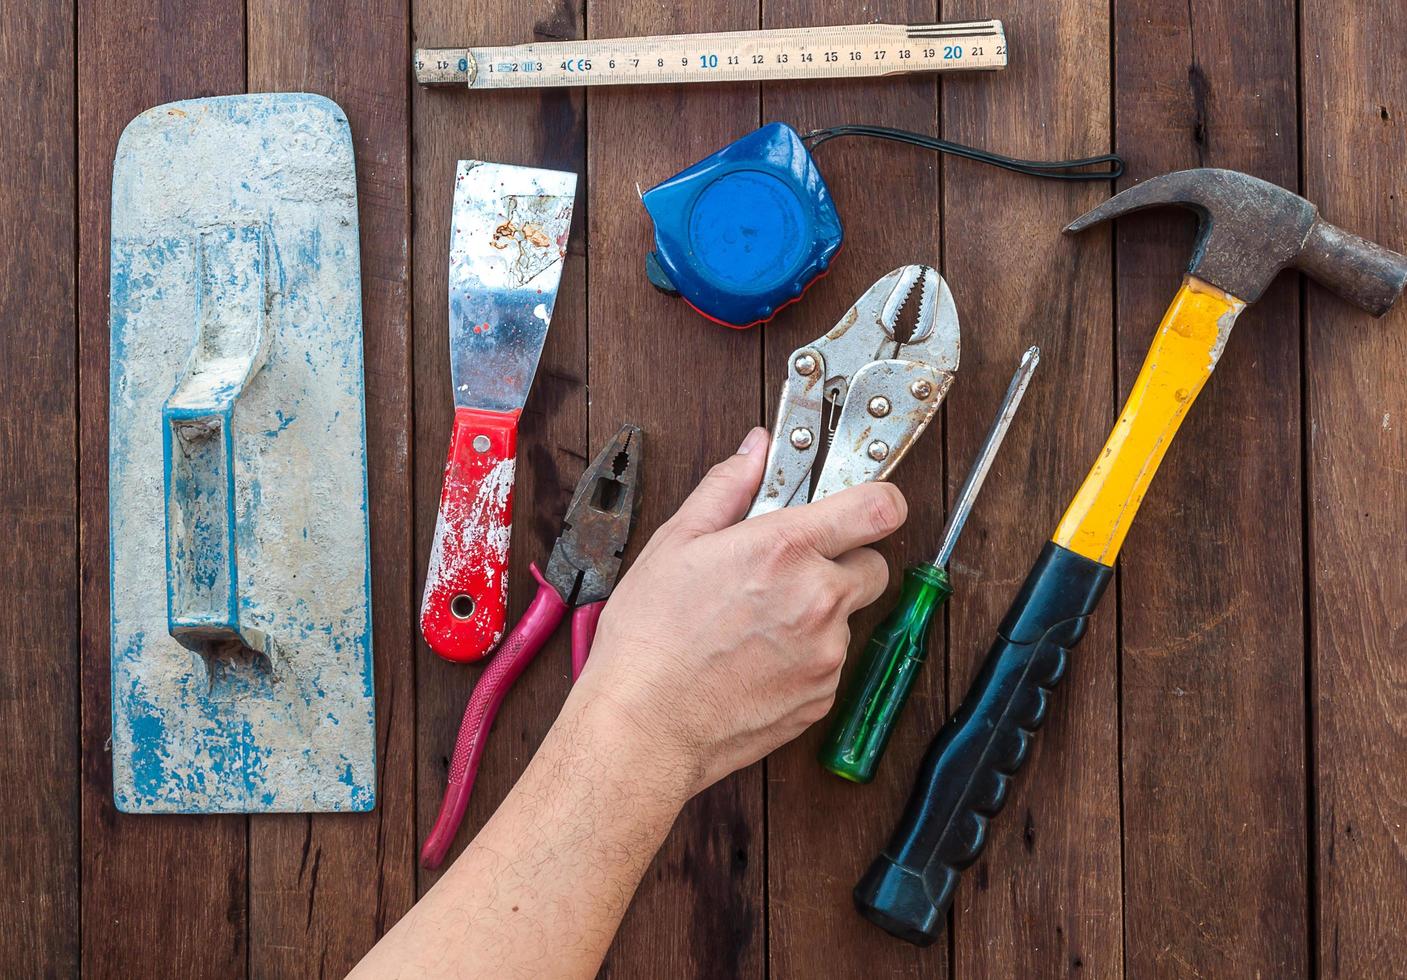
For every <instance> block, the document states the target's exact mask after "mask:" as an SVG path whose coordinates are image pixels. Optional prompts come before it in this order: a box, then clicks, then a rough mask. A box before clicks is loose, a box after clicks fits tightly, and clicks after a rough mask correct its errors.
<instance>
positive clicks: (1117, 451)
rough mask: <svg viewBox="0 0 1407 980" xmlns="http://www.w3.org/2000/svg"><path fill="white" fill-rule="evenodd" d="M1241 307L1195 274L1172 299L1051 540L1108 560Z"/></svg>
mask: <svg viewBox="0 0 1407 980" xmlns="http://www.w3.org/2000/svg"><path fill="white" fill-rule="evenodd" d="M1245 308H1246V304H1245V303H1244V302H1242V301H1241V300H1239V299H1237V298H1236V297H1235V296H1232V295H1231V294H1230V293H1226V292H1223V291H1222V290H1220V289H1217V288H1216V287H1215V286H1212V285H1209V284H1207V283H1205V282H1203V281H1201V280H1200V279H1197V278H1196V277H1194V276H1187V277H1186V278H1185V279H1184V280H1183V282H1182V288H1181V289H1179V290H1178V291H1177V295H1176V296H1174V297H1173V301H1172V304H1171V305H1170V306H1169V307H1168V311H1167V313H1165V314H1163V322H1162V323H1161V324H1160V325H1159V326H1158V334H1157V336H1156V337H1154V338H1153V345H1152V346H1151V347H1150V348H1149V349H1148V356H1147V357H1146V358H1145V359H1144V361H1143V369H1142V370H1140V371H1139V372H1138V378H1137V380H1135V381H1134V383H1133V390H1132V391H1130V392H1129V397H1128V401H1126V402H1124V409H1123V411H1122V412H1121V413H1120V414H1119V420H1118V421H1117V422H1116V423H1114V431H1113V432H1111V433H1110V434H1109V439H1108V441H1107V442H1105V443H1104V449H1103V451H1102V452H1101V453H1100V454H1099V460H1098V461H1097V462H1096V463H1095V464H1094V467H1093V468H1092V469H1091V470H1090V471H1089V476H1087V477H1085V482H1084V483H1083V485H1081V487H1080V490H1079V493H1077V494H1075V499H1074V500H1072V501H1071V502H1070V506H1069V507H1068V508H1067V509H1066V511H1065V516H1064V517H1062V518H1061V519H1060V526H1059V527H1057V528H1056V529H1055V536H1054V538H1053V540H1054V541H1055V543H1056V544H1058V545H1061V546H1062V547H1065V548H1069V549H1070V550H1071V551H1074V552H1076V553H1078V554H1080V555H1083V556H1084V557H1086V558H1089V559H1092V560H1094V561H1097V562H1099V563H1100V564H1103V565H1113V564H1114V559H1115V558H1117V557H1118V554H1119V548H1120V547H1121V546H1122V545H1123V543H1124V537H1125V535H1127V534H1128V530H1129V525H1130V524H1132V523H1133V518H1134V515H1135V514H1136V513H1138V505H1139V504H1141V503H1142V502H1143V495H1144V493H1146V492H1147V490H1148V484H1149V482H1151V481H1152V479H1153V474H1154V473H1156V472H1157V471H1158V464H1159V463H1161V462H1162V461H1163V454H1164V453H1166V452H1167V450H1168V444H1169V443H1171V442H1172V438H1173V436H1174V435H1176V434H1177V429H1178V426H1180V425H1181V424H1182V419H1183V417H1184V416H1185V415H1186V414H1187V409H1188V407H1189V406H1191V404H1192V402H1193V400H1194V399H1195V398H1196V397H1197V395H1198V393H1200V392H1201V390H1202V386H1203V385H1205V384H1206V383H1207V379H1208V378H1210V377H1211V376H1212V370H1213V369H1214V368H1215V367H1216V362H1217V358H1219V357H1220V356H1221V350H1222V347H1223V346H1224V345H1225V344H1226V338H1227V337H1228V336H1229V335H1230V333H1231V327H1232V325H1233V324H1234V323H1235V322H1236V317H1237V316H1238V315H1239V314H1240V312H1241V311H1242V310H1243V309H1245Z"/></svg>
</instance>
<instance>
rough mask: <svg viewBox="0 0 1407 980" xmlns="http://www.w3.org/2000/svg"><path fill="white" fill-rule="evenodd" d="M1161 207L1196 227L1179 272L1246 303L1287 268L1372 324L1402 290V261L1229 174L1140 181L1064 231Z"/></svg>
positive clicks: (1301, 203) (1271, 189) (1287, 198)
mask: <svg viewBox="0 0 1407 980" xmlns="http://www.w3.org/2000/svg"><path fill="white" fill-rule="evenodd" d="M1165 204H1179V205H1182V206H1183V207H1186V208H1191V209H1192V210H1193V211H1195V212H1196V213H1197V216H1198V218H1199V221H1200V227H1199V229H1198V232H1197V247H1196V249H1195V250H1194V251H1193V253H1192V262H1191V264H1190V265H1189V266H1188V269H1187V271H1188V272H1189V273H1191V274H1192V275H1194V276H1196V277H1197V278H1198V279H1201V280H1202V281H1204V282H1208V283H1210V284H1211V285H1213V286H1216V287H1217V288H1218V289H1221V290H1224V291H1225V292H1228V293H1230V294H1231V295H1233V296H1235V297H1236V298H1237V299H1240V300H1244V301H1245V302H1247V303H1253V302H1255V301H1256V300H1258V299H1260V296H1261V293H1263V292H1265V289H1266V287H1267V286H1269V285H1270V281H1271V280H1272V279H1274V278H1275V276H1276V274H1278V273H1279V272H1280V270H1281V269H1284V268H1287V267H1293V268H1297V269H1300V270H1301V271H1302V272H1304V273H1305V274H1307V275H1309V276H1312V277H1313V278H1315V279H1317V280H1319V281H1320V282H1322V283H1323V284H1324V285H1325V286H1328V287H1329V288H1330V289H1332V290H1333V291H1334V292H1336V293H1338V294H1339V295H1340V296H1342V297H1344V298H1345V299H1347V300H1348V301H1350V302H1352V303H1355V304H1357V305H1358V306H1361V307H1362V308H1363V309H1365V310H1367V311H1368V312H1370V313H1372V314H1373V315H1374V316H1382V315H1383V314H1384V313H1386V312H1387V311H1388V309H1389V308H1391V306H1392V304H1393V303H1394V302H1395V301H1396V300H1397V297H1398V296H1399V295H1400V294H1401V292H1402V288H1403V286H1404V285H1407V257H1404V256H1402V255H1399V254H1398V253H1396V252H1393V251H1390V250H1389V249H1386V248H1383V247H1382V246H1380V245H1377V244H1375V243H1373V242H1370V241H1367V240H1365V239H1362V238H1359V237H1358V236H1357V235H1351V234H1349V233H1348V232H1345V231H1343V230H1342V229H1339V228H1336V227H1334V226H1333V225H1331V224H1329V223H1328V222H1327V221H1325V220H1324V219H1322V218H1321V217H1319V209H1318V208H1316V207H1315V206H1314V205H1313V204H1311V203H1310V202H1308V201H1306V200H1305V199H1304V198H1302V197H1300V196H1299V195H1298V194H1293V193H1291V192H1290V191H1287V190H1285V189H1284V188H1283V187H1279V186H1277V185H1275V184H1272V183H1270V182H1268V181H1264V180H1261V179H1259V178H1257V177H1252V176H1250V175H1249V174H1243V173H1239V172H1237V171H1235V170H1216V169H1212V168H1202V169H1198V170H1180V171H1178V172H1177V173H1171V174H1164V175H1163V176H1161V177H1154V178H1152V179H1150V180H1145V181H1144V182H1142V183H1141V184H1136V185H1135V186H1133V187H1130V188H1129V189H1128V190H1125V191H1121V192H1120V193H1118V194H1115V195H1114V196H1113V197H1111V198H1110V199H1109V200H1107V201H1105V202H1104V203H1103V204H1101V205H1099V207H1097V208H1095V209H1094V210H1092V211H1089V212H1087V213H1085V214H1083V215H1081V216H1080V217H1078V218H1076V219H1075V220H1074V221H1072V222H1071V223H1070V225H1069V226H1068V227H1067V228H1066V229H1065V231H1066V232H1067V233H1073V232H1077V231H1083V230H1084V229H1086V228H1088V227H1089V226H1090V225H1093V224H1097V223H1098V222H1101V221H1105V220H1107V219H1109V218H1116V217H1118V216H1119V215H1121V214H1128V213H1129V212H1130V211H1140V210H1142V209H1144V208H1151V207H1158V206H1161V205H1165Z"/></svg>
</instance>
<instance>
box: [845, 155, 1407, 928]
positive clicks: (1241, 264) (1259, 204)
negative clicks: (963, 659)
mask: <svg viewBox="0 0 1407 980" xmlns="http://www.w3.org/2000/svg"><path fill="white" fill-rule="evenodd" d="M1168 204H1176V205H1181V206H1183V207H1187V208H1190V209H1191V210H1193V211H1194V212H1196V213H1197V216H1198V218H1199V219H1200V228H1199V231H1198V235H1197V247H1196V249H1195V251H1194V252H1193V253H1192V262H1191V264H1190V265H1189V267H1188V271H1187V275H1186V276H1185V277H1184V279H1183V282H1182V287H1181V288H1180V289H1179V290H1178V291H1177V295H1175V296H1174V297H1173V301H1172V304H1171V305H1170V306H1169V307H1168V310H1167V312H1166V313H1165V314H1164V315H1163V322H1162V324H1161V325H1160V326H1159V327H1158V332H1157V334H1156V336H1155V337H1154V338H1153V343H1152V346H1151V347H1150V348H1149V350H1148V356H1147V357H1146V358H1145V359H1144V362H1143V368H1142V370H1140V371H1139V374H1138V378H1137V379H1136V380H1135V381H1134V385H1133V390H1132V391H1131V392H1129V397H1128V400H1127V401H1126V402H1125V403H1124V407H1123V410H1122V412H1121V413H1120V415H1119V418H1118V421H1117V422H1115V423H1114V429H1113V431H1112V432H1111V433H1110V434H1109V439H1108V441H1107V442H1105V444H1104V449H1103V451H1102V452H1101V453H1100V454H1099V458H1098V460H1097V461H1096V462H1095V464H1094V468H1093V469H1091V470H1090V472H1089V475H1088V476H1087V477H1085V482H1084V484H1083V485H1082V486H1081V487H1080V489H1079V492H1078V493H1077V494H1076V495H1075V499H1074V500H1073V501H1072V502H1071V503H1070V506H1069V508H1068V509H1067V510H1066V511H1065V516H1064V517H1063V518H1062V519H1061V521H1060V525H1059V527H1057V528H1056V530H1055V534H1054V536H1053V537H1052V539H1051V540H1050V541H1048V542H1047V543H1046V545H1045V547H1044V549H1043V550H1042V551H1041V554H1040V557H1039V558H1038V559H1037V560H1036V564H1035V566H1034V567H1033V568H1032V569H1031V572H1030V574H1029V575H1028V576H1027V577H1026V581H1025V583H1024V584H1023V585H1022V587H1021V591H1020V592H1018V593H1017V595H1016V599H1015V601H1014V602H1013V603H1012V606H1011V608H1010V610H1009V611H1008V612H1007V614H1006V618H1005V619H1003V620H1002V623H1001V625H1000V626H999V627H998V630H997V639H996V642H995V643H994V644H993V645H992V648H991V650H990V651H989V652H988V654H987V659H986V661H985V662H984V663H983V666H982V669H981V671H980V672H979V674H978V676H977V679H976V680H975V681H974V682H973V685H972V688H971V689H970V690H969V691H968V693H967V696H966V697H965V698H964V699H963V702H962V706H961V707H959V708H958V710H957V713H956V714H954V715H953V717H952V718H951V719H950V720H949V721H948V723H947V724H946V725H944V726H943V728H942V730H941V731H939V733H938V735H937V737H936V738H935V739H934V740H933V744H932V745H931V746H929V749H928V752H927V754H926V755H925V757H924V760H923V763H922V766H921V768H920V770H919V775H918V780H917V783H916V785H915V786H914V789H913V792H912V793H911V795H910V797H909V801H908V803H907V805H906V806H905V810H904V815H903V817H902V819H901V821H900V823H899V827H898V829H897V830H896V831H895V833H894V836H893V837H892V838H891V840H890V841H889V844H888V846H887V847H886V848H885V849H884V851H883V853H882V854H881V855H880V856H879V857H878V858H876V859H875V861H874V863H873V864H871V866H870V868H869V870H868V871H867V872H866V873H865V875H864V877H863V878H861V879H860V883H859V884H858V885H856V886H855V904H856V906H857V908H858V909H859V910H860V912H861V914H862V915H864V916H865V917H866V918H868V919H870V920H871V921H873V922H875V923H877V924H878V925H880V926H881V927H883V928H884V929H886V930H888V931H889V932H891V933H893V934H894V935H896V936H898V937H899V938H901V939H906V940H908V941H909V942H911V943H915V944H917V945H922V946H926V945H928V944H930V943H932V942H933V941H934V939H936V938H937V936H938V934H939V932H940V931H941V929H942V926H943V922H944V920H945V918H946V915H947V909H948V906H949V905H950V904H951V902H952V900H953V892H954V890H955V889H956V887H957V883H958V877H959V874H960V872H961V871H962V869H963V868H966V867H967V866H968V865H970V864H971V863H972V862H973V861H975V860H976V859H977V856H978V854H980V853H981V851H982V845H983V843H984V842H985V840H986V834H987V822H988V820H989V819H990V818H992V817H994V816H996V814H997V813H998V812H999V811H1000V810H1001V808H1002V804H1003V803H1004V802H1005V800H1006V795H1007V790H1008V787H1009V785H1010V782H1011V777H1012V776H1013V775H1014V774H1015V773H1016V771H1017V769H1019V768H1020V767H1021V764H1022V762H1024V761H1025V758H1026V754H1027V750H1028V748H1029V746H1030V742H1031V738H1032V734H1033V733H1034V732H1035V730H1036V729H1037V728H1039V727H1040V725H1041V723H1042V722H1043V721H1044V720H1045V715H1046V707H1047V704H1048V701H1049V698H1050V695H1051V691H1052V689H1053V688H1054V687H1055V685H1056V684H1057V683H1059V681H1060V678H1061V675H1062V674H1063V673H1064V672H1065V664H1066V659H1067V657H1068V654H1069V651H1070V649H1071V648H1072V647H1073V646H1074V645H1075V644H1076V643H1077V642H1079V640H1080V637H1081V636H1083V635H1084V632H1085V627H1086V625H1087V624H1088V622H1089V615H1090V613H1092V612H1093V611H1094V607H1095V606H1096V605H1097V604H1098V602H1099V597H1100V596H1101V595H1102V594H1103V592H1104V588H1105V586H1106V585H1107V584H1108V583H1109V579H1110V578H1112V577H1113V574H1114V569H1113V565H1114V560H1115V559H1116V558H1117V556H1118V553H1119V547H1120V546H1121V545H1122V544H1123V542H1124V536H1125V535H1126V534H1127V533H1128V529H1129V525H1130V524H1131V523H1132V522H1133V517H1134V514H1135V513H1136V512H1137V511H1138V505H1139V504H1140V503H1141V502H1142V501H1143V495H1144V493H1145V491H1146V490H1147V489H1148V484H1149V482H1150V481H1151V480H1152V479H1153V474H1154V473H1155V472H1156V471H1157V469H1158V464H1159V463H1160V462H1162V459H1163V454H1164V453H1166V452H1167V449H1168V444H1169V443H1170V442H1171V441H1172V438H1173V436H1174V435H1175V434H1176V433H1177V429H1178V426H1179V425H1180V424H1181V423H1182V419H1183V417H1184V416H1185V415H1186V414H1187V409H1188V408H1189V407H1190V406H1191V404H1192V401H1193V400H1194V399H1195V398H1196V397H1197V395H1198V393H1199V392H1200V391H1201V390H1202V386H1203V385H1204V384H1206V382H1207V379H1208V378H1210V377H1211V373H1212V369H1213V368H1215V367H1216V363H1217V359H1218V358H1219V357H1221V352H1222V349H1223V347H1224V346H1225V345H1226V340H1227V337H1228V336H1230V334H1231V327H1232V325H1233V324H1235V322H1236V317H1237V316H1238V315H1240V313H1241V311H1242V310H1244V309H1245V308H1246V306H1247V305H1248V304H1250V303H1254V302H1255V301H1256V300H1257V299H1259V298H1260V296H1261V293H1263V292H1264V291H1265V288H1266V287H1267V286H1269V285H1270V282H1271V280H1272V279H1274V278H1275V276H1276V275H1277V274H1278V273H1279V272H1280V270H1282V269H1286V268H1295V269H1299V270H1300V271H1301V272H1303V273H1305V274H1306V275H1309V276H1311V277H1313V278H1315V279H1317V280H1319V281H1320V282H1322V283H1323V284H1324V285H1326V286H1328V287H1329V288H1330V289H1332V290H1334V291H1335V292H1337V293H1338V294H1339V295H1341V296H1342V297H1344V298H1345V299H1347V300H1348V301H1349V302H1351V303H1354V304H1356V305H1358V306H1360V307H1362V308H1363V309H1365V310H1367V311H1368V312H1370V313H1372V314H1373V315H1374V316H1382V315H1383V314H1384V313H1386V312H1387V311H1388V309H1389V308H1390V307H1391V306H1392V304H1393V303H1394V302H1395V301H1396V300H1397V297H1398V296H1399V295H1400V294H1401V292H1402V288H1403V285H1404V283H1407V256H1402V255H1399V254H1398V253H1396V252H1393V251H1390V250H1388V249H1385V248H1383V247H1382V246H1380V245H1377V244H1374V243H1373V242H1370V241H1367V240H1365V239H1363V238H1359V237H1358V236H1357V235H1352V234H1350V233H1348V232H1346V231H1343V230H1342V229H1340V228H1336V227H1334V226H1333V225H1331V224H1329V223H1328V222H1326V221H1324V220H1323V219H1322V218H1320V217H1319V210H1318V208H1316V207H1315V206H1314V205H1313V204H1311V203H1310V202H1309V201H1306V200H1305V199H1304V198H1302V197H1300V196H1298V195H1297V194H1292V193H1291V192H1289V191H1287V190H1285V189H1284V188H1282V187H1277V186H1276V185H1275V184H1271V183H1268V182H1266V181H1264V180H1259V179H1257V178H1255V177H1251V176H1248V175H1246V174H1243V173H1238V172H1236V171H1233V170H1214V169H1198V170H1183V171H1180V172H1178V173H1171V174H1165V175H1163V176H1161V177H1155V178H1153V179H1151V180H1147V181H1144V182H1143V183H1141V184H1138V185H1137V186H1134V187H1131V188H1129V189H1128V190H1125V191H1123V192H1121V193H1119V194H1116V195H1115V196H1114V197H1112V198H1110V199H1109V200H1107V201H1105V202H1104V203H1103V204H1101V205H1100V206H1099V207H1097V208H1095V209H1094V210H1092V211H1090V212H1088V213H1086V214H1084V215H1082V216H1081V217H1079V218H1077V219H1075V221H1073V222H1071V224H1070V225H1069V227H1067V228H1066V229H1065V231H1066V232H1067V233H1073V232H1078V231H1083V230H1084V229H1086V228H1088V227H1090V226H1091V225H1094V224H1097V223H1099V222H1101V221H1106V220H1108V219H1110V218H1115V217H1118V216H1119V215H1123V214H1128V213H1129V212H1131V211H1138V210H1142V209H1144V208H1151V207H1159V206H1162V205H1168Z"/></svg>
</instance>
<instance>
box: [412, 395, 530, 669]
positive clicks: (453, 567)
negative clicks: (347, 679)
mask: <svg viewBox="0 0 1407 980" xmlns="http://www.w3.org/2000/svg"><path fill="white" fill-rule="evenodd" d="M518 414H519V413H518V412H490V411H484V410H482V409H474V408H457V409H455V412H454V432H453V433H452V434H451V436H450V441H449V461H448V462H447V463H446V464H445V485H444V490H443V491H442V492H441V494H440V513H439V517H438V518H437V519H436V521H435V540H434V543H433V544H432V545H431V548H430V567H429V570H428V571H427V572H426V574H425V598H424V600H423V602H422V603H421V607H420V632H421V633H423V634H424V635H425V642H426V643H428V644H429V645H430V649H431V650H434V651H435V652H436V653H438V654H439V655H440V656H442V657H444V658H445V659H446V660H453V661H456V662H459V663H467V662H471V661H474V660H478V659H480V658H481V657H483V656H484V655H485V654H486V653H488V652H489V651H490V650H492V649H493V648H494V646H495V645H496V644H497V643H498V641H499V639H500V638H501V637H502V636H503V627H504V620H505V618H506V612H507V605H508V544H509V540H510V539H511V537H512V533H513V470H514V466H515V463H516V460H517V453H518Z"/></svg>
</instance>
